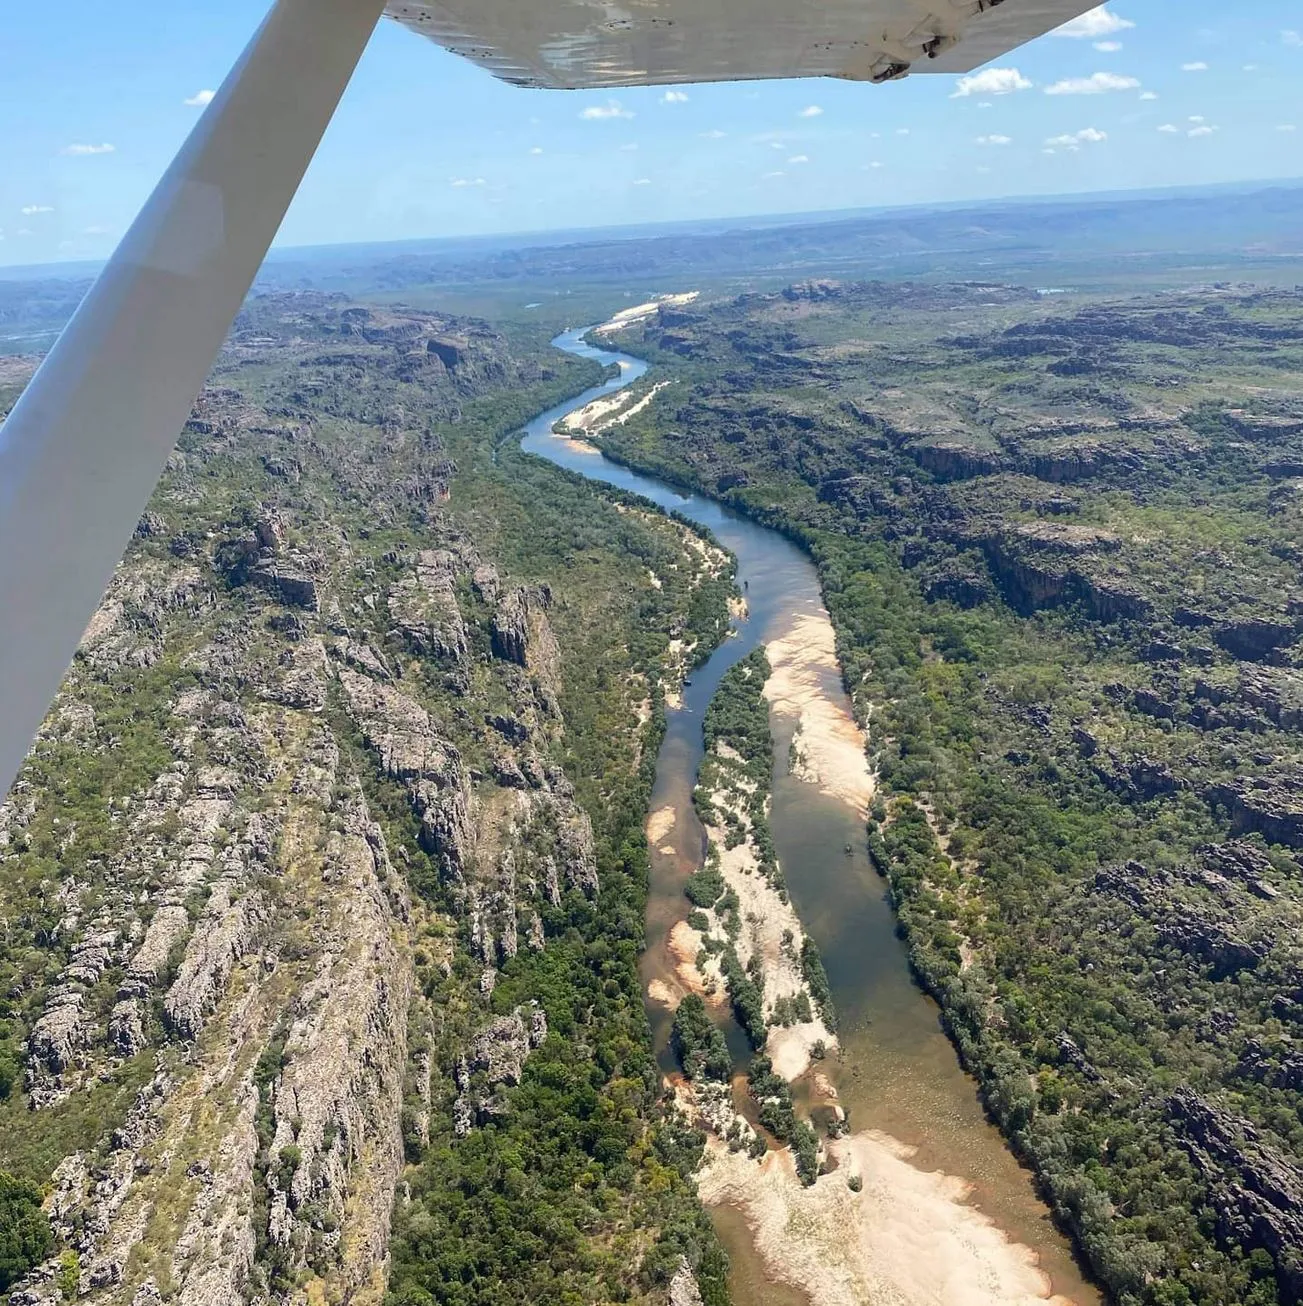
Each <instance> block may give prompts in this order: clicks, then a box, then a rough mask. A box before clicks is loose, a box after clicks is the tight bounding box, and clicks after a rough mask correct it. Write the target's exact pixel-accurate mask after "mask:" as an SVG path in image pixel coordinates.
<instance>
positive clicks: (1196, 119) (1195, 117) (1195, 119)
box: [1190, 113, 1204, 122]
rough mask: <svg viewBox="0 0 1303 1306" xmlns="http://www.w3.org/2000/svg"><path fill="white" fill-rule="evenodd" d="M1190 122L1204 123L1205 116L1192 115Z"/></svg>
mask: <svg viewBox="0 0 1303 1306" xmlns="http://www.w3.org/2000/svg"><path fill="white" fill-rule="evenodd" d="M1190 121H1191V122H1203V121H1204V116H1203V114H1201V113H1192V114H1191V115H1190Z"/></svg>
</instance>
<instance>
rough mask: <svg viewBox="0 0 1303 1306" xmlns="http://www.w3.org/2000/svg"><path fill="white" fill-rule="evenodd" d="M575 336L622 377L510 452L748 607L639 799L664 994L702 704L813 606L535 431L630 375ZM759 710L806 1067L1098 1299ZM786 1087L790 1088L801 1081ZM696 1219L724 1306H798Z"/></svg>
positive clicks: (756, 560)
mask: <svg viewBox="0 0 1303 1306" xmlns="http://www.w3.org/2000/svg"><path fill="white" fill-rule="evenodd" d="M582 336H583V331H570V332H567V333H565V334H564V335H562V336H560V337H558V339H557V340H556V342H555V343H556V344H557V345H558V346H559V347H560V348H562V349H565V350H567V351H569V352H572V353H576V354H580V355H582V356H585V357H590V358H595V359H597V360H598V361H600V362H603V363H608V364H610V363H618V364H619V365H620V367H621V375H620V376H619V377H618V378H616V379H614V380H613V381H611V382H608V383H607V384H606V385H604V386H602V387H599V388H597V389H595V390H591V391H589V392H588V393H587V394H585V395H582V396H580V397H579V398H578V399H576V400H574V401H572V402H570V403H567V404H565V405H563V406H561V407H560V408H557V409H554V410H552V411H550V412H547V413H544V414H542V415H541V416H540V417H538V418H536V419H535V420H534V421H533V422H532V423H530V425H529V427H528V428H527V429H526V433H525V438H524V441H523V447H524V448H525V449H526V450H527V451H529V452H531V453H535V454H539V455H541V456H543V457H546V458H548V459H549V460H551V461H552V462H555V463H558V464H559V465H561V466H564V467H566V468H568V469H570V470H572V471H577V472H579V473H581V474H582V475H585V476H587V477H590V478H591V479H594V480H598V481H602V482H606V483H608V484H614V485H618V486H620V487H622V488H624V489H627V490H631V491H634V492H636V493H638V494H641V495H642V496H643V497H644V498H647V499H650V500H651V501H653V502H654V503H656V504H658V505H659V506H660V507H662V508H664V509H667V510H675V511H677V512H679V513H680V514H682V515H684V516H686V517H688V518H690V519H691V520H693V521H695V522H698V523H699V524H701V525H703V526H705V527H707V528H708V529H709V530H710V531H711V532H712V533H713V534H714V535H715V537H716V538H717V539H718V540H719V541H720V543H722V544H723V545H724V546H725V547H726V548H728V549H729V550H731V551H732V553H733V554H734V555H735V556H736V558H737V560H738V571H737V578H738V583H739V585H740V586H745V591H744V592H745V595H746V598H747V601H748V605H749V608H750V613H749V616H747V617H746V618H745V619H742V620H739V621H737V622H736V623H735V630H734V634H733V637H732V638H730V639H728V640H726V641H725V642H724V644H723V645H722V646H721V647H720V648H719V649H718V650H717V651H716V652H715V653H714V655H713V656H712V657H711V658H710V660H709V662H708V663H707V664H706V665H705V666H704V667H702V668H700V669H699V670H697V671H696V672H694V673H693V674H692V678H691V684H690V685H689V686H687V687H686V688H685V690H684V695H683V706H682V707H681V708H678V709H675V710H671V711H670V712H669V721H668V729H667V733H666V736H665V740H664V743H663V744H662V746H661V751H660V755H659V758H658V761H657V771H656V784H655V789H654V793H653V797H652V806H651V810H652V812H653V813H661V814H662V817H661V823H662V824H665V823H667V814H666V809H669V811H670V812H672V814H673V817H674V821H673V824H672V825H671V826H670V828H669V830H668V832H667V833H665V834H663V835H659V836H658V837H657V838H655V839H653V841H652V843H653V847H652V882H651V893H650V897H649V901H648V908H647V947H646V951H645V952H644V954H643V958H642V963H641V965H642V977H643V982H644V990H646V988H647V987H648V986H650V985H652V984H653V983H654V982H656V981H659V982H660V983H661V984H663V985H668V986H669V987H670V988H671V989H676V978H675V977H676V971H675V964H674V959H673V958H672V957H671V955H670V953H669V951H668V948H667V943H666V941H667V937H668V934H669V931H670V930H671V929H672V927H673V926H674V924H675V923H676V922H678V921H680V920H682V919H683V918H684V916H685V915H686V912H687V909H688V903H687V900H686V899H685V898H684V896H683V884H684V881H685V880H686V879H687V877H688V876H689V875H690V874H691V873H692V872H693V871H694V870H697V869H698V868H699V867H700V866H701V864H702V861H703V857H704V852H705V847H704V843H705V837H704V834H703V832H702V829H701V825H700V822H699V821H698V819H697V816H696V813H695V811H694V810H693V806H692V789H693V786H694V784H695V781H696V774H697V768H698V766H699V765H700V762H701V759H702V751H703V742H702V721H703V713H704V711H705V708H706V705H707V704H708V703H709V701H710V698H711V696H712V695H713V694H714V692H715V689H716V687H717V686H718V684H719V681H720V678H721V677H722V676H723V674H724V673H725V671H727V670H728V668H729V667H731V666H732V665H734V664H735V663H736V662H738V661H739V660H740V659H741V658H743V657H745V656H746V655H747V654H748V653H749V652H751V651H752V650H753V649H754V648H756V647H757V646H758V645H760V644H769V643H770V642H772V641H773V640H774V639H777V638H780V637H782V636H784V635H786V634H788V633H789V632H790V631H791V630H792V629H793V627H794V626H795V625H796V623H797V622H799V621H801V620H802V618H805V619H806V620H808V619H809V618H811V617H817V616H821V615H822V614H823V607H822V600H821V597H820V591H819V583H818V576H817V574H816V572H815V568H814V566H813V564H812V563H811V562H810V560H809V559H808V558H807V557H806V555H805V554H803V553H802V552H801V551H800V550H799V549H798V548H797V547H796V546H795V545H793V544H792V543H791V542H790V541H788V540H787V539H785V538H784V537H783V536H781V535H779V534H778V533H776V532H774V531H771V530H767V529H766V528H764V527H761V526H758V525H756V524H754V523H752V522H749V521H746V520H745V519H742V518H740V517H737V516H735V515H734V514H732V513H730V512H728V511H727V510H725V509H724V508H723V507H721V506H720V505H719V504H718V503H716V502H714V501H712V500H709V499H704V498H699V497H697V496H692V495H683V494H681V493H679V492H678V491H676V490H674V489H672V488H671V487H669V486H667V485H665V484H663V483H661V482H659V481H657V480H655V479H654V478H652V477H649V476H644V475H641V474H639V473H636V472H633V471H630V470H629V469H627V468H624V467H621V466H619V465H618V464H616V463H613V462H610V461H608V460H607V459H605V458H603V457H602V456H601V455H599V454H596V453H592V452H584V451H582V450H581V449H579V448H576V447H575V446H574V445H573V444H572V443H571V442H569V441H567V440H564V439H558V438H556V437H554V436H552V434H551V431H552V427H553V425H554V424H555V422H556V421H557V420H559V418H560V417H562V416H563V415H564V414H565V413H567V412H570V411H573V410H574V409H576V408H578V407H581V406H582V405H583V404H585V403H588V402H590V401H591V400H592V399H593V398H595V397H597V396H598V395H600V394H603V393H610V392H611V391H613V390H615V389H618V388H620V387H621V386H624V385H627V384H629V383H630V382H632V381H634V380H636V379H637V378H638V377H639V376H641V375H642V374H643V372H645V370H646V367H645V365H644V364H643V363H642V362H640V361H639V360H636V359H633V358H630V357H629V356H627V355H623V354H618V353H613V352H611V351H607V350H601V349H596V348H594V347H592V346H590V345H588V344H586V343H585V342H584V341H583V339H582ZM818 675H819V691H820V694H821V695H822V696H824V697H826V698H827V700H828V702H830V703H831V704H833V705H834V706H836V707H837V708H838V709H840V711H841V712H843V713H845V714H846V716H848V717H849V714H850V703H849V699H848V697H847V695H846V691H845V689H844V687H843V685H842V682H841V677H840V674H839V673H838V671H837V669H836V667H835V666H831V667H826V668H821V669H820V670H819V672H818ZM771 721H772V724H773V727H774V733H775V748H774V755H775V766H774V787H773V809H772V815H771V827H772V831H773V836H774V841H775V843H776V845H777V848H778V854H779V860H780V862H781V864H782V868H783V874H784V877H785V879H786V881H787V885H788V889H789V891H790V893H791V897H792V901H793V903H794V905H795V906H796V908H797V911H798V913H799V915H800V917H801V920H802V922H803V924H804V926H805V929H806V930H807V932H808V933H809V934H810V935H811V936H812V937H813V938H814V940H815V942H816V943H817V944H818V945H819V949H820V951H821V952H822V954H823V959H824V964H825V967H826V969H827V972H828V978H829V981H830V984H831V987H832V992H833V999H834V1002H835V1005H836V1009H837V1013H838V1019H839V1022H840V1033H839V1038H840V1042H841V1048H840V1052H839V1053H838V1054H836V1055H835V1056H833V1057H830V1058H829V1060H828V1061H827V1062H825V1063H824V1066H823V1069H824V1070H825V1071H826V1072H827V1073H828V1074H829V1076H830V1078H831V1079H832V1080H833V1081H834V1083H835V1084H836V1086H837V1090H838V1092H839V1094H840V1101H841V1104H842V1106H843V1108H844V1109H845V1110H846V1111H847V1113H848V1116H849V1120H850V1125H851V1128H852V1130H854V1131H857V1132H858V1131H862V1130H874V1131H879V1132H880V1133H882V1134H885V1135H890V1137H891V1138H892V1139H894V1140H897V1141H898V1142H899V1143H902V1144H905V1145H906V1146H907V1147H909V1148H912V1149H916V1150H915V1151H914V1154H913V1156H912V1157H910V1164H911V1165H912V1166H914V1167H915V1168H916V1169H918V1170H920V1171H923V1172H928V1173H932V1172H940V1173H941V1174H944V1175H947V1176H953V1177H954V1178H956V1179H958V1180H961V1181H963V1182H964V1183H965V1184H966V1185H968V1186H969V1191H968V1194H967V1197H966V1201H967V1203H968V1204H969V1205H970V1206H972V1207H974V1208H976V1209H977V1210H978V1211H979V1212H981V1213H982V1215H984V1216H985V1217H986V1218H987V1219H988V1220H989V1221H991V1222H992V1223H993V1224H994V1225H995V1226H996V1228H998V1229H999V1230H1000V1231H1001V1232H1002V1233H1003V1234H1004V1235H1005V1237H1006V1238H1007V1239H1008V1240H1009V1241H1010V1242H1012V1243H1015V1244H1021V1245H1023V1246H1025V1247H1026V1248H1029V1249H1030V1250H1031V1252H1032V1253H1034V1255H1035V1258H1036V1261H1037V1263H1038V1265H1039V1269H1040V1270H1041V1271H1042V1273H1043V1274H1044V1275H1046V1276H1047V1277H1048V1279H1049V1281H1050V1286H1051V1288H1052V1291H1053V1292H1054V1293H1055V1294H1058V1295H1059V1296H1060V1297H1061V1298H1062V1299H1066V1300H1067V1301H1070V1302H1072V1303H1075V1304H1076V1306H1098V1304H1099V1303H1100V1301H1101V1297H1100V1295H1099V1292H1098V1290H1097V1289H1095V1288H1094V1287H1092V1286H1091V1285H1090V1284H1089V1283H1088V1281H1087V1280H1086V1279H1085V1278H1084V1277H1083V1274H1082V1272H1081V1270H1080V1269H1079V1268H1078V1266H1077V1264H1076V1262H1075V1260H1074V1257H1073V1254H1072V1250H1071V1247H1070V1245H1069V1243H1068V1242H1067V1240H1066V1239H1065V1238H1064V1237H1063V1235H1062V1234H1060V1233H1059V1232H1058V1230H1057V1229H1056V1228H1055V1227H1054V1225H1053V1223H1052V1221H1051V1219H1050V1214H1049V1211H1048V1209H1047V1208H1046V1206H1045V1204H1044V1203H1043V1202H1042V1201H1041V1200H1040V1198H1039V1197H1038V1196H1037V1194H1036V1192H1035V1190H1034V1187H1033V1183H1032V1179H1031V1175H1030V1173H1029V1172H1028V1171H1027V1170H1026V1169H1024V1168H1023V1167H1022V1166H1020V1165H1019V1163H1018V1162H1017V1160H1016V1159H1015V1158H1014V1156H1013V1154H1012V1153H1011V1152H1010V1151H1009V1149H1008V1147H1007V1146H1006V1145H1005V1142H1004V1140H1003V1138H1002V1137H1001V1135H1000V1133H999V1131H998V1130H997V1129H996V1128H995V1127H994V1126H993V1125H992V1124H991V1123H990V1122H989V1121H988V1120H987V1118H986V1116H985V1114H984V1112H983V1109H982V1106H981V1103H980V1100H979V1097H978V1093H977V1085H976V1083H975V1082H974V1080H973V1079H972V1078H971V1077H970V1076H968V1075H967V1074H966V1073H965V1072H964V1071H963V1069H962V1068H961V1067H960V1065H959V1062H958V1059H957V1056H956V1053H955V1050H954V1048H953V1046H952V1045H951V1043H950V1041H949V1040H948V1039H947V1037H946V1035H945V1033H944V1032H943V1030H942V1028H941V1024H940V1021H939V1019H938V1011H937V1008H936V1005H935V1004H934V1003H933V1002H932V1001H931V999H929V998H928V997H927V996H926V995H925V994H924V993H923V992H922V991H921V990H920V989H919V988H918V987H917V985H916V984H915V983H914V981H913V979H912V977H911V974H910V971H909V966H908V962H907V959H906V954H905V948H904V944H903V943H902V942H901V941H900V940H899V939H898V938H897V937H896V934H895V919H894V916H893V913H892V910H891V906H890V904H889V902H888V900H887V897H886V892H885V885H884V883H883V881H882V880H881V878H880V877H879V876H878V875H877V874H876V872H875V871H874V870H873V868H872V867H871V865H870V863H869V860H868V856H867V852H866V848H865V831H864V824H863V819H862V817H861V815H860V814H859V812H857V811H856V810H855V809H854V808H853V807H852V806H851V805H850V804H849V803H847V802H846V801H843V800H842V799H840V798H837V797H834V796H830V795H829V794H826V793H824V792H822V791H821V790H820V789H819V788H818V787H816V786H815V785H813V784H811V783H810V782H808V781H807V780H804V779H801V778H799V777H797V776H795V775H792V774H789V773H788V766H787V758H788V745H789V743H790V742H791V738H792V732H793V728H794V721H793V719H792V718H791V717H788V716H784V715H780V714H778V713H772V714H771ZM848 846H849V848H850V850H851V851H850V852H849V853H848V852H847V851H846V850H847V847H848ZM648 1015H649V1017H650V1019H651V1022H652V1028H653V1031H654V1035H655V1039H656V1047H657V1052H658V1055H659V1057H660V1059H661V1064H662V1066H663V1067H664V1068H665V1069H666V1071H667V1072H668V1071H671V1070H673V1069H674V1066H673V1062H672V1058H671V1057H670V1054H669V1051H668V1046H667V1045H668V1039H669V1024H670V1012H669V1010H668V1008H667V1007H666V1006H664V1005H663V1004H660V1003H657V1002H649V1003H648ZM725 1033H726V1035H727V1037H728V1040H729V1045H730V1047H731V1048H732V1049H733V1051H734V1053H735V1055H737V1056H738V1057H739V1059H743V1058H744V1057H745V1056H746V1054H747V1048H746V1042H745V1039H744V1038H743V1037H742V1035H741V1031H740V1030H738V1029H737V1028H736V1027H735V1026H734V1025H733V1024H732V1022H731V1021H729V1022H728V1024H727V1027H726V1028H725ZM797 1089H798V1100H799V1089H800V1085H798V1086H797ZM713 1215H714V1218H715V1222H716V1227H717V1228H718V1230H719V1233H720V1236H721V1238H722V1240H723V1241H724V1244H725V1246H726V1247H727V1249H728V1252H729V1256H730V1258H731V1261H732V1265H733V1271H732V1276H731V1280H730V1286H731V1289H732V1295H733V1301H734V1302H735V1303H736V1306H788V1304H789V1303H790V1304H791V1306H805V1304H806V1303H808V1302H810V1301H811V1297H810V1296H809V1295H808V1294H807V1293H806V1292H804V1291H801V1290H800V1289H799V1288H797V1287H795V1286H791V1285H789V1284H783V1283H780V1282H777V1281H776V1280H775V1277H774V1275H773V1274H772V1273H771V1272H770V1269H768V1268H767V1267H766V1264H765V1261H764V1259H763V1258H762V1256H761V1255H760V1252H759V1250H758V1248H757V1245H756V1241H755V1238H754V1236H753V1231H752V1229H751V1228H750V1227H749V1224H748V1221H747V1219H746V1218H745V1217H744V1215H743V1212H742V1211H741V1210H739V1209H738V1208H737V1207H735V1206H730V1205H728V1204H723V1205H718V1206H715V1207H714V1208H713ZM855 1299H856V1300H861V1298H859V1297H856V1298H855ZM862 1300H866V1301H878V1300H881V1301H882V1302H883V1303H884V1306H886V1303H888V1302H891V1303H896V1302H900V1303H908V1304H909V1306H914V1304H915V1303H923V1302H928V1303H932V1302H935V1303H937V1306H952V1303H953V1306H960V1304H961V1303H964V1304H966V1303H967V1302H968V1301H969V1300H970V1299H969V1298H968V1297H967V1296H966V1295H965V1293H964V1292H963V1291H958V1292H957V1293H956V1294H953V1295H952V1294H951V1293H950V1292H948V1291H947V1292H945V1293H943V1294H940V1295H920V1294H917V1293H911V1292H909V1290H908V1289H906V1290H905V1291H904V1292H902V1293H897V1292H895V1291H894V1290H889V1291H887V1292H885V1293H883V1294H881V1295H879V1294H876V1293H875V1294H871V1295H869V1296H866V1297H864V1298H862ZM974 1300H975V1299H974ZM981 1300H983V1301H985V1300H989V1298H981ZM1008 1300H1009V1301H1011V1302H1012V1301H1014V1300H1018V1301H1022V1300H1024V1299H1023V1298H1014V1297H1010V1298H1008Z"/></svg>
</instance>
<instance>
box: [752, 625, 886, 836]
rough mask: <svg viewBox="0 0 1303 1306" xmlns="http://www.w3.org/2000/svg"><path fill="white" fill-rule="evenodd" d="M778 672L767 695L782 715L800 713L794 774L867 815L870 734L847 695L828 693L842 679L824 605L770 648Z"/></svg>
mask: <svg viewBox="0 0 1303 1306" xmlns="http://www.w3.org/2000/svg"><path fill="white" fill-rule="evenodd" d="M765 652H766V653H767V654H768V656H769V664H770V666H771V667H772V668H773V675H771V676H770V677H769V680H768V682H767V683H766V684H765V697H766V698H767V699H768V700H769V702H770V704H771V706H772V707H773V709H774V711H775V712H777V713H778V714H779V715H780V716H787V717H795V718H796V721H797V727H796V729H797V734H796V738H795V740H794V741H793V742H794V745H795V753H796V760H795V763H794V765H793V767H792V771H793V774H795V775H797V776H799V777H800V778H801V779H803V780H808V781H810V782H811V783H812V784H816V785H818V786H819V788H820V789H822V790H823V792H824V793H826V794H831V795H832V796H833V797H835V798H840V799H842V800H843V801H844V802H847V803H850V804H851V806H852V807H854V808H855V810H856V811H857V812H859V813H860V814H861V815H862V816H863V815H865V814H867V812H868V810H869V804H870V803H871V802H872V801H873V792H874V787H873V773H872V772H871V771H870V770H869V761H868V757H867V756H866V755H865V751H864V736H863V734H862V733H861V732H860V728H859V726H858V725H856V723H855V719H854V718H853V717H852V716H851V714H850V708H849V704H848V703H847V702H846V700H845V698H844V696H842V695H840V694H838V695H836V696H835V697H834V696H832V695H830V694H829V693H828V692H827V691H826V688H825V686H826V683H827V681H826V678H827V676H828V675H829V674H830V673H831V675H832V676H833V677H837V678H840V675H841V671H840V668H839V666H838V662H837V645H836V639H835V637H834V635H833V628H832V621H831V620H830V619H829V617H828V613H827V611H826V610H825V609H824V608H822V607H821V608H820V609H819V611H818V612H817V613H807V614H804V615H802V616H799V617H797V618H796V621H795V623H794V624H793V627H792V629H791V631H790V632H789V633H788V634H786V635H784V636H782V637H781V638H780V639H776V640H773V641H771V642H770V643H769V644H768V645H767V646H766V649H765Z"/></svg>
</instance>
